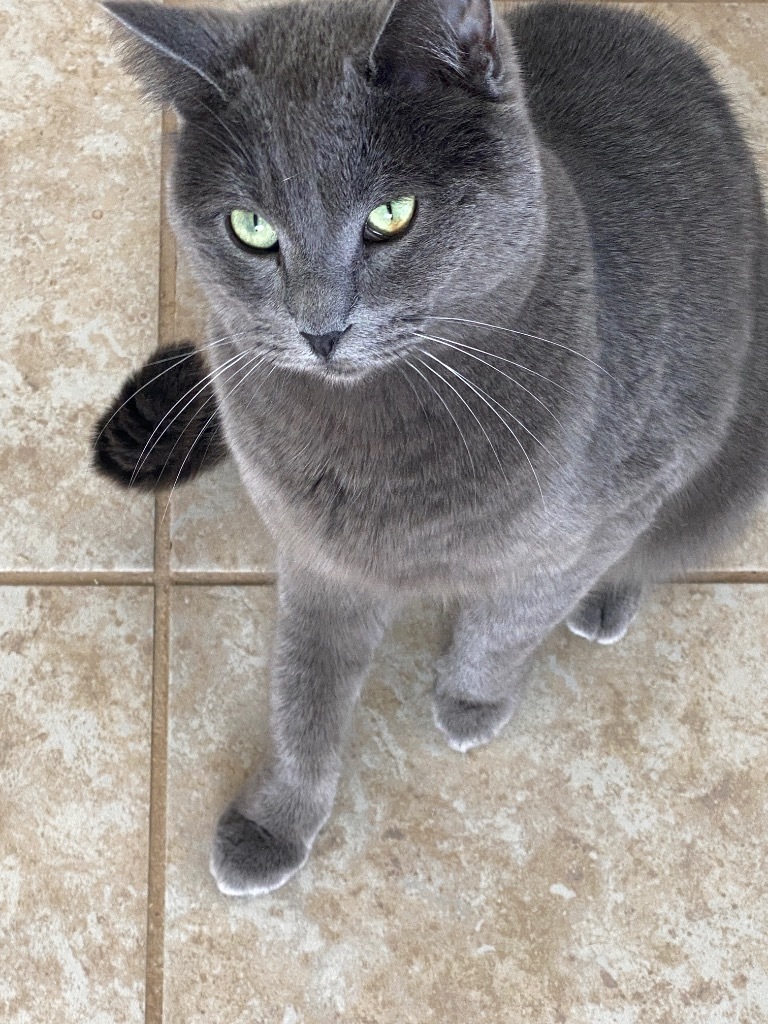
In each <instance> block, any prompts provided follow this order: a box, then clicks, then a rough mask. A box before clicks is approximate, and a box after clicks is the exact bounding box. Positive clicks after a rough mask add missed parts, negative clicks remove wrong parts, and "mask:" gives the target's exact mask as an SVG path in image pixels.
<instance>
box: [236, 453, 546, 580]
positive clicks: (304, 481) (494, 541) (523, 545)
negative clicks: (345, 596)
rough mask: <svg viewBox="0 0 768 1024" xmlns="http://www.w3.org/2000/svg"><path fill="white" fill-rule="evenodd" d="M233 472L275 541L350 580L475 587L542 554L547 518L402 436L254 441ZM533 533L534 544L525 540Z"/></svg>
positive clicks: (283, 547) (309, 561)
mask: <svg viewBox="0 0 768 1024" xmlns="http://www.w3.org/2000/svg"><path fill="white" fill-rule="evenodd" d="M238 461H239V463H240V471H241V475H242V476H243V479H244V481H245V483H246V486H247V488H248V490H249V493H250V496H251V498H252V500H253V501H254V503H255V504H256V505H257V507H258V508H259V510H260V511H261V513H262V515H263V516H264V518H265V520H266V522H267V524H268V526H269V528H270V530H271V532H272V533H273V535H274V536H275V539H276V541H277V544H278V547H280V548H282V549H284V550H286V551H289V552H292V553H293V554H294V555H295V556H297V557H299V558H301V559H302V560H305V561H307V562H308V563H311V564H314V565H324V566H325V567H326V568H328V569H329V570H330V571H334V572H338V573H341V574H343V575H345V576H347V577H349V578H350V579H355V580H359V581H362V580H366V581H375V582H378V583H381V584H383V585H385V586H393V587H398V588H403V587H413V588H414V589H418V590H423V589H424V588H431V587H434V588H435V589H439V590H445V589H446V588H450V587H451V586H453V585H456V583H457V581H461V583H462V585H468V586H472V587H474V586H482V585H484V584H486V583H487V581H488V580H489V579H490V578H493V577H496V576H497V575H498V573H499V572H500V571H501V569H502V566H503V565H505V564H509V563H514V562H516V563H517V564H520V563H521V562H522V561H527V562H531V561H532V560H533V559H536V558H538V557H539V552H538V549H539V548H541V551H546V552H547V557H548V556H549V552H548V551H547V534H548V526H547V523H546V521H545V520H544V518H543V517H542V516H541V515H539V513H538V511H537V509H536V507H535V506H531V507H528V506H527V505H526V504H525V503H522V504H520V503H518V502H516V501H515V497H514V494H513V493H511V492H506V493H505V491H504V490H503V489H494V488H492V487H490V486H489V485H488V482H487V481H486V482H485V483H486V486H485V490H484V491H481V490H480V489H479V484H478V481H476V480H475V479H473V477H472V475H471V473H470V474H469V475H467V474H466V473H464V472H463V470H462V468H461V464H460V462H458V463H451V462H450V461H445V460H444V461H443V462H442V463H441V461H440V459H439V458H438V457H436V456H435V453H434V451H432V452H427V451H426V450H424V449H423V448H422V446H421V445H419V444H415V445H414V444H413V443H409V441H408V439H406V438H401V439H399V441H398V442H397V443H396V444H394V443H393V444H391V445H380V446H378V447H377V449H376V451H374V452H372V451H367V452H366V451H361V449H360V448H359V447H357V446H355V445H353V444H351V443H350V444H349V445H348V446H339V445H329V446H323V445H317V444H315V445H312V446H309V447H306V446H305V448H304V449H303V450H302V449H300V448H296V449H290V448H289V447H287V446H286V445H285V443H283V444H282V445H281V444H279V443H277V442H274V443H273V442H272V441H268V440H266V439H264V438H263V439H262V442H261V444H260V445H259V446H258V447H257V448H256V449H254V448H252V449H251V450H250V451H249V453H248V454H247V455H245V454H244V453H242V452H241V453H240V456H239V458H238ZM532 537H535V538H537V541H536V543H535V544H532V543H531V538H532Z"/></svg>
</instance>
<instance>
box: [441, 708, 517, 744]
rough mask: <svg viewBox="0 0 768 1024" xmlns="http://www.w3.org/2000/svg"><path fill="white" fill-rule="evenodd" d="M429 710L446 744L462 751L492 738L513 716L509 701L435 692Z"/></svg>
mask: <svg viewBox="0 0 768 1024" xmlns="http://www.w3.org/2000/svg"><path fill="white" fill-rule="evenodd" d="M432 710H433V714H434V719H435V725H436V726H437V727H438V729H439V730H440V731H441V732H442V733H443V735H444V736H445V738H446V740H447V741H448V745H449V746H451V747H453V749H454V750H458V751H459V752H460V753H462V754H463V753H465V752H466V751H467V750H471V749H472V747H479V746H482V745H483V744H484V743H488V742H489V741H490V740H492V739H493V737H494V736H495V735H496V734H497V733H498V732H500V731H501V729H503V727H504V726H505V725H506V724H507V722H508V721H509V719H510V718H511V717H512V715H513V714H514V710H515V707H514V703H513V702H510V701H498V702H489V703H481V702H479V701H470V700H464V699H461V698H456V697H449V696H447V695H446V694H435V698H434V703H433V705H432Z"/></svg>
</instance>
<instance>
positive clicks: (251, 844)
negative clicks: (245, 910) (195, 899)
mask: <svg viewBox="0 0 768 1024" xmlns="http://www.w3.org/2000/svg"><path fill="white" fill-rule="evenodd" d="M309 852H310V845H308V844H306V843H303V842H301V841H297V840H291V839H283V838H280V837H278V836H275V835H273V834H272V833H271V832H270V831H269V830H268V829H266V828H264V827H263V826H261V825H259V824H258V823H257V822H255V821H251V820H250V818H246V817H245V815H243V814H241V813H240V811H238V810H237V809H236V808H234V807H229V808H228V809H227V810H226V811H225V812H224V814H223V815H222V816H221V818H220V819H219V824H218V826H217V828H216V836H215V839H214V843H213V849H212V851H211V859H210V869H211V874H212V875H213V877H214V879H215V880H216V884H217V885H218V887H219V890H220V891H221V892H223V893H224V895H225V896H260V895H263V894H264V893H268V892H272V891H273V890H274V889H279V888H280V886H281V885H285V883H286V882H287V881H288V880H289V879H290V878H292V877H293V875H295V874H296V872H297V871H298V870H299V869H300V868H301V867H303V865H304V864H305V863H306V860H307V858H308V857H309Z"/></svg>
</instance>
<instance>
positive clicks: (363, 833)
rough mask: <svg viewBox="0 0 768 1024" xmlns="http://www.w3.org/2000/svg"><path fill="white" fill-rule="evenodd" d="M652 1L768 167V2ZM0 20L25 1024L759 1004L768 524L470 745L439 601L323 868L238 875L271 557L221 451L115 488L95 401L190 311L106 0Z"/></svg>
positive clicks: (626, 1021)
mask: <svg viewBox="0 0 768 1024" xmlns="http://www.w3.org/2000/svg"><path fill="white" fill-rule="evenodd" d="M647 8H648V9H650V10H652V11H653V13H655V14H656V15H657V16H658V17H661V18H664V19H665V20H671V21H673V22H674V23H676V24H677V25H678V26H679V28H680V30H681V31H682V32H684V33H685V34H687V35H688V36H690V37H691V38H695V39H698V40H700V41H702V42H703V43H704V44H705V45H706V46H707V47H708V49H709V52H710V54H711V56H712V59H713V61H714V63H715V65H716V67H717V69H718V71H719V73H720V74H721V76H722V78H723V80H724V81H725V82H726V83H727V85H728V86H729V89H730V91H731V94H732V96H733V97H734V99H735V101H736V104H737V106H738V109H739V110H740V112H741V114H742V116H743V118H744V122H745V124H746V125H747V127H748V129H749V131H750V133H751V137H752V140H753V144H754V147H755V150H756V152H757V154H758V156H759V159H760V160H761V164H762V166H763V168H764V169H765V170H766V178H767V179H768V98H767V93H768V5H765V6H764V5H762V4H756V3H752V4H720V3H711V4H700V3H687V4H682V3H681V4H652V5H651V4H649V5H647ZM0 39H1V40H2V50H1V51H0V68H1V69H2V75H1V76H0V83H2V84H0V89H2V91H3V94H2V100H1V101H0V129H1V130H2V137H3V142H2V148H0V162H1V163H2V168H3V187H4V193H3V194H4V197H5V200H6V201H5V203H4V213H5V216H4V223H5V226H6V234H5V244H4V246H3V247H2V250H1V251H0V260H2V263H3V266H2V275H0V298H1V301H0V319H2V328H3V333H2V341H0V380H1V384H0V410H1V416H2V423H3V436H2V442H0V473H1V474H2V475H1V476H0V480H2V483H1V484H0V608H2V612H0V765H1V766H2V767H1V771H0V782H2V788H1V789H0V793H2V795H1V796H0V1019H2V1020H8V1021H9V1022H11V1024H38V1022H48V1021H56V1022H57V1024H71V1022H78V1024H80V1022H87V1024H113V1022H123V1021H126V1022H128V1021H130V1022H138V1021H146V1022H147V1024H163V1022H165V1024H171V1022H172V1024H191V1022H206V1024H208V1022H210V1024H252V1022H258V1024H261V1022H270V1024H271V1022H276V1024H330V1022H339V1021H343V1022H353V1024H390V1022H391V1024H404V1022H419V1024H422V1022H432V1021H434V1022H435V1024H459V1022H462V1024H464V1022H470V1024H471V1022H475V1021H478V1022H480V1021H483V1022H485V1021H487V1022H492V1024H561V1022H562V1024H565V1022H567V1024H581V1022H584V1024H732V1022H738V1024H761V1022H762V1024H765V1022H767V1021H768V953H767V952H766V950H767V949H768V875H767V873H766V853H768V839H767V838H766V837H767V836H768V821H767V817H768V785H767V784H766V778H768V721H767V718H768V712H767V711H766V709H767V708H768V701H766V691H767V690H768V683H767V682H766V671H765V663H766V656H765V651H766V641H765V635H766V628H765V623H766V621H768V512H766V513H764V514H763V515H762V516H759V517H758V518H757V520H756V522H755V524H754V525H753V527H752V529H751V530H750V532H749V534H748V535H747V536H746V538H745V539H744V540H743V541H742V543H741V544H740V545H739V546H738V547H736V548H735V549H734V550H732V551H731V552H729V553H727V554H726V555H724V556H723V557H722V558H721V559H720V560H719V561H718V563H717V564H713V566H712V567H711V572H710V573H708V574H705V575H704V576H702V577H701V578H699V580H698V581H697V582H695V583H689V584H685V585H683V584H679V585H675V586H670V587H667V588H665V589H664V590H662V591H661V592H659V594H658V595H657V596H656V598H655V599H654V601H653V602H652V604H651V605H650V607H649V608H648V609H647V610H646V611H645V612H644V614H643V616H642V618H641V620H640V621H639V623H638V625H637V626H636V628H635V629H633V631H632V633H631V634H630V636H629V637H628V638H627V639H626V640H625V641H624V642H623V643H622V644H621V645H619V646H617V647H616V648H613V649H607V650H600V651H595V650H594V649H593V648H592V647H590V646H589V645H586V644H583V643H581V642H580V641H578V640H577V639H576V638H573V637H571V636H570V635H568V634H566V633H565V632H564V631H560V632H558V633H556V634H555V635H554V636H553V637H552V638H551V640H550V641H549V643H548V644H547V646H546V647H545V648H544V650H542V652H541V654H540V656H539V658H538V659H537V666H536V669H535V672H534V675H533V679H532V681H531V686H530V690H529V694H528V697H527V699H526V702H525V704H524V707H523V709H522V711H521V714H520V716H519V718H518V719H517V721H516V722H515V723H514V724H513V726H511V727H510V728H509V729H508V730H507V731H506V733H505V734H504V736H503V737H501V738H500V739H499V740H498V741H497V742H496V743H495V744H493V745H491V746H489V747H488V748H486V749H483V750H479V751H476V752H473V753H472V754H470V755H468V756H466V757H463V758H462V757H460V756H458V755H456V754H454V753H453V752H451V751H450V750H448V749H447V748H445V747H444V746H443V745H442V744H441V742H440V740H439V738H438V736H437V735H436V734H435V732H434V730H433V728H432V725H431V720H430V713H429V687H430V682H431V672H432V665H433V662H434V655H435V652H436V650H437V649H438V647H439V644H440V638H441V635H442V630H443V624H442V623H441V620H440V616H439V615H438V613H437V612H436V611H435V610H434V609H431V608H429V607H423V608H418V609H415V610H414V611H413V612H412V613H411V615H410V616H408V617H407V618H405V619H403V620H402V621H401V622H400V623H399V624H398V626H397V627H396V628H395V629H394V630H393V631H392V634H391V636H390V637H389V639H388V640H387V642H386V644H385V645H384V647H383V648H382V650H381V652H380V654H379V657H378V659H377V662H376V666H375V668H374V671H373V673H372V676H371V680H370V684H369V686H368V688H367V691H366V697H365V700H364V702H363V706H362V708H361V711H360V714H359V715H358V718H357V724H356V729H355V733H354V737H353V741H352V744H351V749H350V751H349V756H348V758H347V768H346V772H345V776H344V782H343V786H342V790H341V794H340V799H339V806H338V809H337V813H336V814H335V815H334V817H333V819H332V821H331V823H330V825H329V827H328V828H327V829H326V830H325V832H324V833H323V835H322V836H321V837H320V839H319V840H318V844H317V848H316V854H315V856H314V859H313V860H312V861H311V862H310V864H309V865H308V867H307V868H306V870H305V871H304V872H303V873H302V875H301V876H300V877H299V878H298V879H297V880H296V881H295V882H294V883H292V884H291V885H290V886H288V887H286V888H285V889H284V890H281V891H280V892H278V893H276V894H274V895H273V896H270V897H266V898H263V899H260V900H254V901H245V902H239V901H231V900H227V899H226V898H224V897H222V896H220V895H219V894H218V893H217V891H216V889H215V888H214V886H213V884H212V882H211V881H210V879H209V877H208V875H207V870H206V856H207V845H208V841H209V836H210V831H211V826H212V824H213V821H214V819H215V816H216V813H217V810H218V809H219V808H220V807H221V805H222V803H223V801H224V800H225V799H226V798H227V796H228V795H229V794H230V793H231V791H232V789H233V788H234V787H235V786H236V785H237V784H238V782H239V781H240V780H241V779H242V778H243V776H244V774H245V773H246V772H247V770H248V768H249V766H250V765H251V764H252V763H254V762H255V761H256V760H257V759H258V758H259V756H260V755H261V754H262V753H263V751H264V748H265V742H266V733H265V706H266V700H267V692H266V662H267V656H268V648H269V634H270V630H271V625H272V620H273V588H272V586H271V578H272V577H271V570H272V565H273V561H272V552H271V547H270V544H269V541H268V538H267V537H266V534H265V532H264V529H263V527H262V526H261V524H260V523H259V522H258V519H257V518H256V516H255V515H254V513H253V512H252V511H251V509H250V508H249V507H248V504H247V502H246V501H245V499H244V497H243V495H242V492H241V489H240V487H239V485H238V482H237V480H236V478H235V475H234V473H233V472H232V469H231V467H227V466H225V467H222V469H221V470H220V471H219V472H218V473H216V474H214V475H211V476H209V477H207V478H205V479H202V480H201V481H199V483H198V484H196V485H193V486H191V487H189V488H187V489H186V490H183V491H181V492H179V494H178V496H177V497H175V498H174V501H173V503H172V507H171V510H170V512H169V514H168V515H164V510H165V500H164V499H160V500H158V502H157V503H156V504H155V503H154V502H153V501H152V500H151V499H148V498H137V497H131V498H127V497H126V496H125V495H123V494H121V493H119V492H117V491H115V490H112V489H110V488H109V487H108V486H106V485H105V484H104V483H102V482H101V481H99V480H98V479H97V478H95V477H94V476H93V475H92V474H91V473H90V472H89V469H88V433H89V428H90V424H91V422H92V420H93V418H94V415H95V413H96V412H97V410H99V408H100V407H101V405H102V403H103V401H104V399H105V397H106V396H108V395H110V394H111V393H112V392H113V391H114V390H115V388H116V386H117V384H118V383H119V381H120V379H121V378H122V377H123V376H124V375H125V374H126V373H127V372H128V371H129V369H130V368H131V367H132V366H134V365H136V364H137V363H138V362H140V361H141V359H142V358H143V357H144V356H145V355H146V354H147V353H148V352H149V351H151V350H152V348H154V346H155V345H156V344H157V341H158V338H159V339H160V340H161V341H163V342H169V341H171V340H173V339H174V338H181V337H187V336H189V335H190V333H196V332H197V331H199V324H200V319H201V314H200V306H199V303H198V301H197V300H196V299H195V297H194V293H193V290H192V289H191V287H190V285H189V283H188V281H187V279H186V277H185V275H184V271H183V267H182V268H180V269H179V272H178V274H177V269H176V254H175V250H174V246H173V242H172V239H171V237H170V235H169V233H168V230H167V227H166V225H165V223H164V222H163V220H162V210H161V206H162V200H161V187H160V182H161V175H162V170H163V165H165V164H166V163H167V146H165V145H164V142H163V134H162V124H161V120H160V118H159V117H158V116H157V115H155V114H153V113H151V112H149V111H148V110H147V108H146V107H144V106H143V105H142V104H141V103H140V102H139V100H138V98H137V95H136V93H135V91H134V90H133V89H132V87H131V86H130V85H129V84H128V83H127V82H126V80H125V79H124V77H123V76H122V74H121V72H120V71H119V69H118V67H117V64H116V61H115V59H114V57H113V55H112V53H111V51H110V48H109V45H108V41H107V32H106V30H105V26H104V21H103V19H102V17H101V16H100V15H99V13H98V10H97V6H96V4H95V2H93V0H35V2H34V3H28V2H26V0H3V2H2V3H0Z"/></svg>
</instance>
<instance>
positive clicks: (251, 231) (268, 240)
mask: <svg viewBox="0 0 768 1024" xmlns="http://www.w3.org/2000/svg"><path fill="white" fill-rule="evenodd" d="M229 223H230V224H231V225H232V230H233V231H234V233H235V234H236V235H237V237H238V238H239V239H240V241H241V242H242V243H243V245H247V246H248V247H249V248H250V249H260V250H261V251H262V252H264V251H265V250H266V249H274V248H275V246H276V245H277V232H276V231H275V229H274V228H273V227H272V225H271V224H270V223H269V221H268V220H264V218H263V217H260V216H259V215H258V213H249V212H248V211H247V210H233V211H232V213H230V215H229Z"/></svg>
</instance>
